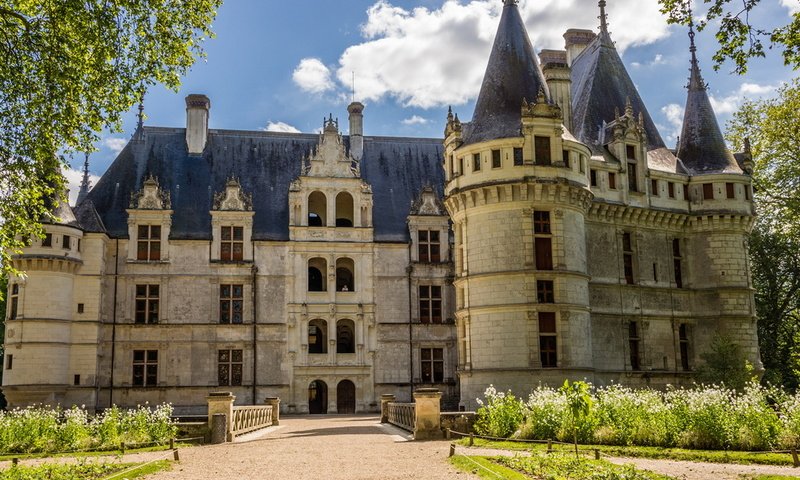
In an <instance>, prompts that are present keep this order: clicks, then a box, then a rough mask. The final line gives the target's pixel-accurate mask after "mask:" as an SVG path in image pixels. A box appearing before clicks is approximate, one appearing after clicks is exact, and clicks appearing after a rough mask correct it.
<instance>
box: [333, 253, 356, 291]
mask: <svg viewBox="0 0 800 480" xmlns="http://www.w3.org/2000/svg"><path fill="white" fill-rule="evenodd" d="M355 271H356V264H355V262H354V261H353V259H352V258H338V259H336V291H337V292H354V291H355V290H356V284H355Z"/></svg>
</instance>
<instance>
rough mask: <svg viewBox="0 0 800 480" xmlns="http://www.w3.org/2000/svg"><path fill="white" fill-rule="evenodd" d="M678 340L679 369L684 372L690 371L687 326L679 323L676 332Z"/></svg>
mask: <svg viewBox="0 0 800 480" xmlns="http://www.w3.org/2000/svg"><path fill="white" fill-rule="evenodd" d="M678 339H679V342H680V349H681V368H682V369H683V371H684V372H688V371H689V370H691V369H690V368H689V366H690V365H689V326H688V325H686V324H685V323H681V325H680V327H679V330H678Z"/></svg>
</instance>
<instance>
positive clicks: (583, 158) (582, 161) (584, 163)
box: [579, 155, 586, 173]
mask: <svg viewBox="0 0 800 480" xmlns="http://www.w3.org/2000/svg"><path fill="white" fill-rule="evenodd" d="M579 168H580V170H581V173H586V157H584V156H583V155H581V164H580V165H579Z"/></svg>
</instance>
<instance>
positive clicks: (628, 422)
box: [478, 383, 800, 451]
mask: <svg viewBox="0 0 800 480" xmlns="http://www.w3.org/2000/svg"><path fill="white" fill-rule="evenodd" d="M573 385H574V384H573ZM588 388H589V386H588V385H587V386H586V390H583V389H582V388H580V387H579V388H577V389H576V388H575V387H573V386H572V385H570V387H569V388H567V389H565V388H563V387H562V388H561V389H558V390H556V389H552V388H547V387H539V388H537V389H536V390H535V391H534V392H533V393H532V394H531V395H530V397H529V399H528V401H527V402H526V403H524V404H523V410H522V417H523V418H522V420H521V421H520V423H518V424H516V425H511V424H509V422H508V419H509V418H511V417H510V416H506V417H505V420H506V421H505V422H504V423H503V426H504V429H505V431H506V432H514V431H515V430H516V433H515V436H516V437H518V438H524V439H533V440H558V441H561V442H567V441H569V442H574V441H575V438H576V436H577V439H578V441H579V442H580V443H588V444H591V443H598V444H607V445H625V446H630V445H643V446H657V447H670V448H671V447H680V448H694V449H710V450H746V451H763V450H769V449H772V448H778V447H780V448H782V449H786V448H795V447H797V446H800V394H794V395H789V394H786V393H784V392H782V391H780V390H778V389H775V388H767V387H762V386H760V385H758V384H756V383H751V384H748V385H747V386H746V387H745V388H744V389H743V390H741V391H736V390H733V389H731V388H727V387H724V386H702V387H697V388H693V389H674V388H670V389H668V390H667V391H664V392H661V391H656V390H651V389H641V390H635V389H631V388H626V387H621V386H611V387H604V388H598V389H597V390H595V391H594V392H593V393H590V392H589V391H588ZM573 389H574V391H575V392H580V393H579V394H580V395H584V394H585V395H588V396H589V397H590V398H589V399H588V401H586V400H582V401H581V405H582V406H581V407H580V408H581V409H582V413H578V414H577V415H576V414H575V413H573V412H572V409H571V408H570V399H569V396H570V395H578V393H573ZM509 396H510V393H509V394H506V395H505V397H506V398H507V397H509ZM576 403H577V402H576ZM587 403H588V405H589V406H588V407H587V406H586V405H587ZM503 408H504V406H502V405H501V404H498V403H497V402H491V401H490V402H489V403H488V404H487V405H485V406H483V407H481V409H479V412H478V415H479V416H480V417H481V418H496V417H499V416H500V412H501V410H503ZM574 426H577V433H576V430H575V429H574ZM478 433H480V434H484V432H483V431H478ZM492 436H498V435H497V434H494V435H492Z"/></svg>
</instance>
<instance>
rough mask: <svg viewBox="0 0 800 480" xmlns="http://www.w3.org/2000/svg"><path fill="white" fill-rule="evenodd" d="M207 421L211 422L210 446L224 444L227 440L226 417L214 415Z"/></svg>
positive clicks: (222, 414)
mask: <svg viewBox="0 0 800 480" xmlns="http://www.w3.org/2000/svg"><path fill="white" fill-rule="evenodd" d="M208 420H209V422H211V444H212V445H216V444H219V443H225V442H226V441H227V440H228V417H227V416H226V415H225V414H224V413H215V414H214V415H211V416H209V417H208Z"/></svg>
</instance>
